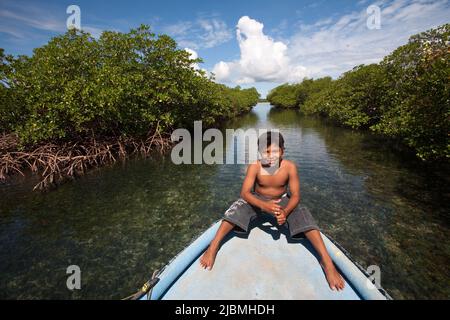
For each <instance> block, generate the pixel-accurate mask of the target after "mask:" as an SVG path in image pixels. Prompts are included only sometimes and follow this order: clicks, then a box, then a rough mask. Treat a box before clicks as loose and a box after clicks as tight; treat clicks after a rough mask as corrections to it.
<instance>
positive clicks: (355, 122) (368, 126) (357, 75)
mask: <svg viewBox="0 0 450 320" xmlns="http://www.w3.org/2000/svg"><path fill="white" fill-rule="evenodd" d="M449 35H450V24H445V25H442V26H440V27H437V28H436V29H431V30H428V31H426V32H423V33H420V34H417V35H414V36H412V37H410V39H409V42H408V43H407V44H406V45H403V46H401V47H399V48H397V49H396V50H395V51H394V52H392V53H391V54H390V55H388V56H386V57H385V58H384V59H383V60H382V61H381V62H380V63H378V64H370V65H360V66H356V67H355V68H353V69H352V70H351V71H348V72H346V73H344V74H343V75H342V76H340V77H339V78H338V79H336V80H333V79H332V78H331V77H324V78H320V79H316V80H313V79H304V80H303V82H301V83H296V84H288V83H286V84H283V85H281V86H278V87H276V88H274V89H273V90H271V92H270V93H269V94H268V96H267V99H268V100H269V102H270V103H271V104H272V105H274V106H275V107H278V108H295V109H299V110H300V112H301V113H303V114H305V115H315V116H320V117H322V118H325V119H328V120H331V121H332V122H333V123H335V124H338V125H342V126H344V127H348V128H351V129H358V130H369V131H371V132H374V133H376V134H379V135H380V137H383V138H385V139H386V144H391V145H399V146H401V148H399V149H400V150H401V149H403V150H412V152H413V153H414V154H415V155H416V156H417V158H418V159H421V160H422V162H427V163H441V162H442V163H444V164H448V163H449V159H450V143H449V140H450V139H449V138H450V47H449V45H450V41H449Z"/></svg>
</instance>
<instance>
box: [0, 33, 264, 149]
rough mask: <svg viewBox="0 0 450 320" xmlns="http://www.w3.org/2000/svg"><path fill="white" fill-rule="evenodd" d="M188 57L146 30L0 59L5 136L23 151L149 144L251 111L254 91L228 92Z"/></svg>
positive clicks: (71, 40) (85, 37)
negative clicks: (82, 141) (156, 134)
mask: <svg viewBox="0 0 450 320" xmlns="http://www.w3.org/2000/svg"><path fill="white" fill-rule="evenodd" d="M198 62H201V60H200V59H197V60H192V59H190V55H189V53H188V52H186V51H185V50H180V49H178V48H177V44H176V42H175V41H174V40H173V39H171V38H170V37H168V36H166V35H160V36H155V34H153V33H151V32H150V30H149V27H147V26H141V27H139V28H138V29H135V30H131V31H130V32H129V33H120V32H112V31H105V32H103V33H102V35H101V36H100V38H99V39H98V40H97V39H94V38H92V37H91V36H90V35H89V34H88V33H85V32H80V31H76V30H71V31H68V32H67V33H66V34H64V35H61V36H58V37H55V38H53V39H51V40H50V41H49V43H48V44H46V45H44V46H43V47H40V48H37V49H35V50H34V52H33V55H32V56H31V57H26V56H21V57H18V58H12V57H5V56H4V53H3V50H1V51H0V75H1V78H2V85H1V86H0V90H1V92H0V93H1V96H0V115H1V119H0V129H1V131H3V132H10V131H14V132H16V133H17V134H18V135H19V137H20V138H21V141H22V143H23V144H35V143H40V142H44V141H53V140H61V139H63V140H71V139H75V140H76V139H77V138H79V137H83V136H87V135H89V136H91V135H92V136H116V137H117V136H121V135H129V136H145V135H146V134H147V133H148V132H149V131H150V130H152V129H155V128H156V127H157V126H158V128H159V129H160V130H162V132H169V131H170V129H171V128H174V127H189V126H192V122H193V121H195V120H203V121H204V123H205V126H208V125H212V124H214V123H216V122H217V121H220V120H222V119H224V118H230V117H233V116H235V115H237V114H239V113H242V112H245V111H249V110H250V109H251V107H252V106H253V105H255V104H256V103H257V101H258V98H259V94H258V92H257V91H256V89H247V90H240V88H234V89H231V88H227V87H225V86H223V85H220V84H217V83H215V82H213V81H212V79H209V78H208V77H207V76H206V75H205V73H204V72H203V71H199V70H195V68H194V67H193V64H194V63H198Z"/></svg>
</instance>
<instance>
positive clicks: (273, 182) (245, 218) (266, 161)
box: [200, 131, 344, 290]
mask: <svg viewBox="0 0 450 320" xmlns="http://www.w3.org/2000/svg"><path fill="white" fill-rule="evenodd" d="M258 150H259V152H260V154H261V160H258V161H256V162H255V163H252V164H251V165H250V166H249V167H248V169H247V175H246V177H245V179H244V183H243V185H242V189H241V198H240V199H238V200H237V201H236V202H234V203H233V204H232V205H231V207H230V208H229V209H228V210H227V211H226V212H225V214H224V217H223V219H222V223H221V225H220V227H219V229H218V230H217V233H216V235H215V237H214V239H213V240H212V241H211V243H210V245H209V247H208V249H207V250H206V252H205V253H204V254H203V256H202V257H201V259H200V264H201V266H202V267H203V268H205V269H209V270H211V269H212V267H213V265H214V260H215V258H216V254H217V251H218V250H219V247H220V243H221V241H222V239H223V238H224V237H225V236H226V235H227V234H228V233H229V232H230V231H231V230H235V231H236V232H245V233H246V232H248V226H249V224H250V221H251V220H253V219H254V218H255V217H256V216H257V215H258V214H260V213H261V212H265V213H269V214H272V215H273V216H275V218H276V220H277V223H278V224H279V225H283V224H285V223H287V225H288V228H289V232H290V235H291V237H292V238H298V237H306V238H307V239H308V240H309V241H310V242H311V244H312V245H313V247H314V249H315V250H316V251H317V253H318V254H319V256H320V265H321V266H322V268H323V270H324V272H325V276H326V279H327V281H328V284H329V286H330V288H331V289H332V290H342V289H343V288H344V280H343V278H342V276H341V275H340V274H339V272H338V271H337V270H336V268H335V266H334V264H333V261H332V260H331V257H330V255H329V254H328V252H327V250H326V248H325V244H324V242H323V240H322V236H321V235H320V232H319V228H318V226H317V224H316V222H315V221H314V218H313V217H312V216H311V213H310V212H309V210H308V209H307V208H306V207H304V206H300V205H299V203H300V181H299V177H298V172H297V167H296V165H295V163H293V162H292V161H289V160H286V159H283V153H284V139H283V136H282V135H281V134H280V133H279V132H274V131H268V132H267V133H265V134H263V135H261V137H259V139H258ZM288 186H289V191H290V195H289V194H288V193H287V187H288Z"/></svg>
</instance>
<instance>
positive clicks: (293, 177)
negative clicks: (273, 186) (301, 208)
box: [284, 163, 300, 216]
mask: <svg viewBox="0 0 450 320" xmlns="http://www.w3.org/2000/svg"><path fill="white" fill-rule="evenodd" d="M289 167H290V168H289V190H290V191H291V197H290V198H289V202H288V204H287V205H286V207H285V208H284V212H285V213H286V216H288V215H289V214H290V213H291V212H292V210H294V209H295V207H297V205H298V204H299V203H300V179H299V177H298V172H297V166H296V165H295V163H292V164H291V166H289Z"/></svg>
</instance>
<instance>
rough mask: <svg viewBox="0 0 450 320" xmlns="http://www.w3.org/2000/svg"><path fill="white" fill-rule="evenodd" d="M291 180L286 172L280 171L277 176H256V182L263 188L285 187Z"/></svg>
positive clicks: (262, 173)
mask: <svg viewBox="0 0 450 320" xmlns="http://www.w3.org/2000/svg"><path fill="white" fill-rule="evenodd" d="M288 180H289V175H288V173H287V172H286V170H280V171H279V172H276V173H275V174H269V173H267V172H259V173H258V174H257V176H256V182H257V183H258V184H259V185H260V186H262V187H284V186H285V185H286V184H287V182H288Z"/></svg>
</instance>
